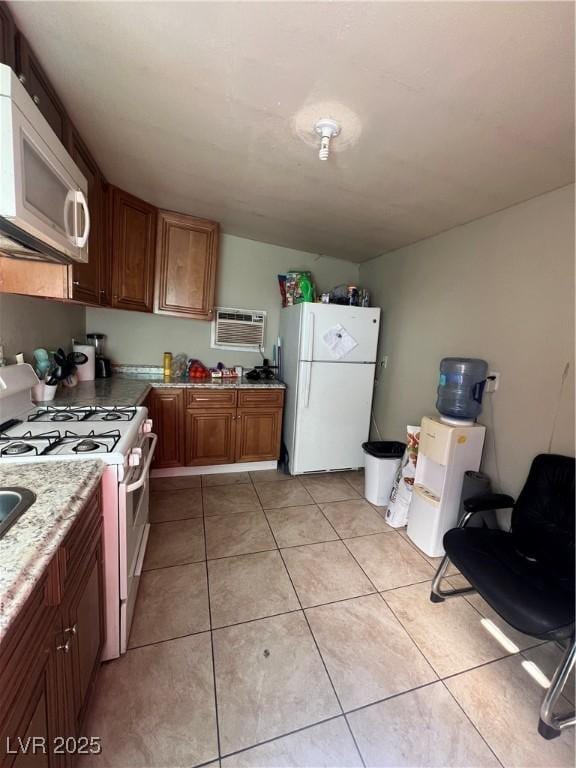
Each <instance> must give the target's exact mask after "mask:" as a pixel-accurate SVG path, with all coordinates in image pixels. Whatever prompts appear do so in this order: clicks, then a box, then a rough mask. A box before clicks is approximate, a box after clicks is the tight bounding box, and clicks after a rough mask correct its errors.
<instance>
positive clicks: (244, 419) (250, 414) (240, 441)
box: [235, 408, 282, 461]
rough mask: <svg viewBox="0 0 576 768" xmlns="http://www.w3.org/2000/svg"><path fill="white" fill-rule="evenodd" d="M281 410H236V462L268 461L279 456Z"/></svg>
mask: <svg viewBox="0 0 576 768" xmlns="http://www.w3.org/2000/svg"><path fill="white" fill-rule="evenodd" d="M281 431H282V409H281V408H259V409H252V410H238V418H237V420H236V456H235V458H236V461H268V460H272V459H277V458H278V456H279V454H280V434H281Z"/></svg>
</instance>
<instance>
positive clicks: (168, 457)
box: [146, 388, 185, 469]
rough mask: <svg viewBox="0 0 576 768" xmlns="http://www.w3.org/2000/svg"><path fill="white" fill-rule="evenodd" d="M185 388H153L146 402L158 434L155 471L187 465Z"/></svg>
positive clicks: (154, 463)
mask: <svg viewBox="0 0 576 768" xmlns="http://www.w3.org/2000/svg"><path fill="white" fill-rule="evenodd" d="M184 392H185V390H183V389H174V388H172V389H169V388H167V389H153V390H152V391H151V392H150V394H149V395H148V398H147V399H146V407H147V408H148V415H149V416H150V418H151V419H152V422H153V427H152V429H153V431H154V432H155V433H156V434H157V435H158V444H157V446H156V451H155V452H154V459H153V460H152V467H153V468H154V469H160V468H167V467H181V466H182V465H183V464H184Z"/></svg>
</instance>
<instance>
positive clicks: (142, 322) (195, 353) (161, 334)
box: [86, 235, 358, 366]
mask: <svg viewBox="0 0 576 768" xmlns="http://www.w3.org/2000/svg"><path fill="white" fill-rule="evenodd" d="M298 267H300V268H303V269H309V270H311V271H312V274H313V276H314V278H315V280H316V284H317V286H318V288H319V289H320V290H321V291H322V290H327V289H329V288H332V287H334V286H335V285H338V284H339V283H346V282H356V281H357V280H358V265H357V264H352V263H351V262H348V261H341V260H338V259H330V258H327V257H325V256H318V255H316V254H313V253H304V252H303V251H294V250H291V249H290V248H282V247H279V246H275V245H267V244H265V243H259V242H256V241H254V240H246V239H244V238H240V237H234V236H232V235H223V236H222V238H221V248H220V260H219V264H218V282H217V289H216V302H217V304H218V305H219V306H224V307H238V308H241V309H263V310H266V311H267V312H268V316H267V333H266V353H267V355H270V356H271V354H272V345H273V344H274V343H275V340H276V337H277V336H278V320H279V313H280V293H279V290H278V280H277V275H278V274H279V273H282V272H285V271H286V270H288V269H290V268H298ZM86 324H87V329H88V331H92V332H98V333H106V334H107V335H108V337H109V338H108V352H109V354H110V356H111V357H112V359H113V360H114V361H116V362H121V363H147V364H154V365H161V363H162V353H163V352H165V351H166V352H172V353H174V354H176V353H179V352H184V353H186V354H188V355H189V356H191V357H198V358H200V359H201V360H202V361H203V362H204V363H206V364H207V365H214V364H215V363H217V362H218V361H219V360H222V361H223V362H224V363H226V364H229V365H232V364H234V363H238V364H240V365H244V366H251V365H254V364H255V363H258V362H260V360H261V358H260V355H258V353H253V352H234V351H225V350H217V349H211V348H210V323H209V322H204V321H201V320H183V319H180V318H176V317H175V318H172V317H161V316H158V315H148V314H144V313H142V312H124V311H120V310H113V309H88V310H87V312H86Z"/></svg>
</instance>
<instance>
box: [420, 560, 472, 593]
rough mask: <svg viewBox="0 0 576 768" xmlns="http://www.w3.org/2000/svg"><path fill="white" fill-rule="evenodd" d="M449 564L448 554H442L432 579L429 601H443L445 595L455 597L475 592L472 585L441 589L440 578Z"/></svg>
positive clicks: (443, 575)
mask: <svg viewBox="0 0 576 768" xmlns="http://www.w3.org/2000/svg"><path fill="white" fill-rule="evenodd" d="M449 565H450V558H449V557H448V555H444V557H443V558H442V561H441V563H440V565H439V566H438V570H437V571H436V574H435V575H434V578H433V579H432V587H431V592H430V601H431V602H432V603H443V602H444V600H445V599H446V598H447V597H456V596H457V595H468V594H470V593H471V592H476V590H475V589H474V587H460V588H459V589H456V588H455V587H453V588H452V589H443V588H442V586H441V585H442V579H443V578H444V577H445V575H446V571H447V570H448V566H449Z"/></svg>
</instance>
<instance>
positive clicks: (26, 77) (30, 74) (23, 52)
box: [16, 34, 68, 143]
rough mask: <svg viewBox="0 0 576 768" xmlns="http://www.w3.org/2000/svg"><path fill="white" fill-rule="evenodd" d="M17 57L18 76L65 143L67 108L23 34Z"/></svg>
mask: <svg viewBox="0 0 576 768" xmlns="http://www.w3.org/2000/svg"><path fill="white" fill-rule="evenodd" d="M16 59H17V71H18V76H19V77H20V79H21V80H22V82H23V83H24V86H25V88H26V90H27V91H28V93H29V94H30V95H31V96H32V99H33V100H34V102H35V103H36V106H37V107H38V109H39V110H40V112H41V113H42V114H43V115H44V117H45V118H46V120H47V121H48V123H49V125H50V127H51V128H52V130H53V131H54V133H55V134H56V135H57V136H58V138H59V139H60V141H61V142H62V143H64V142H65V140H66V134H67V130H68V125H67V124H68V116H67V115H66V110H65V109H64V106H63V105H62V102H61V101H60V99H59V98H58V96H57V95H56V91H55V90H54V88H53V87H52V85H51V84H50V81H49V80H48V78H47V77H46V74H45V73H44V70H43V69H42V67H41V66H40V62H39V61H38V59H37V58H36V57H35V55H34V53H33V51H32V49H31V48H30V46H29V45H28V41H27V40H26V38H25V37H24V36H23V35H21V34H18V35H17V37H16Z"/></svg>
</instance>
